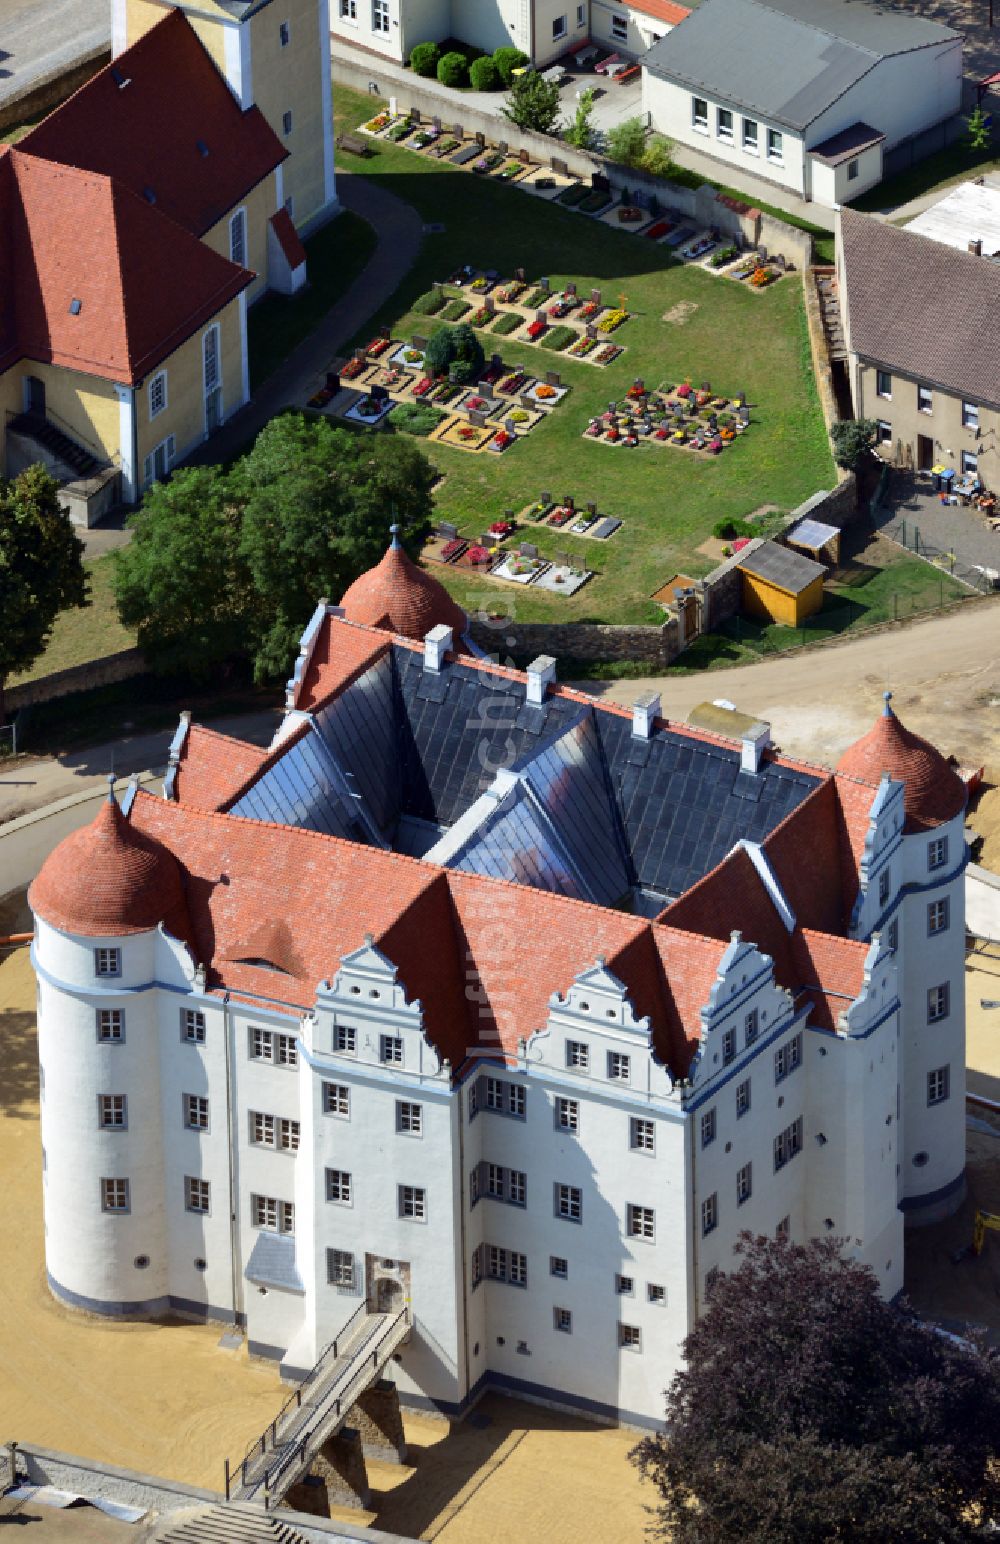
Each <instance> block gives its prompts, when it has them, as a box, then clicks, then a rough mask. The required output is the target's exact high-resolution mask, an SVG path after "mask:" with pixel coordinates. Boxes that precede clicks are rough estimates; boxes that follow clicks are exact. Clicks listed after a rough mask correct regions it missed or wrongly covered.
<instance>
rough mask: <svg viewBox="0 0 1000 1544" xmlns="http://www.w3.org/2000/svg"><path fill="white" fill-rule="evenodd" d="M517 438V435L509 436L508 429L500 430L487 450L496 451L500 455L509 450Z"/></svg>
mask: <svg viewBox="0 0 1000 1544" xmlns="http://www.w3.org/2000/svg"><path fill="white" fill-rule="evenodd" d="M516 438H517V436H516V435H513V434H509V433H508V431H507V430H506V429H498V430H497V432H496V434H495V435H494V436H493V438H492V439H491V440H490V442H489V444H488V445H487V447H486V449H487V450H493V451H496V453H497V454H498V455H499V454H500V453H501V451H504V450H509V449H510V447H511V446H512V445H513V443H514V441H515V439H516Z"/></svg>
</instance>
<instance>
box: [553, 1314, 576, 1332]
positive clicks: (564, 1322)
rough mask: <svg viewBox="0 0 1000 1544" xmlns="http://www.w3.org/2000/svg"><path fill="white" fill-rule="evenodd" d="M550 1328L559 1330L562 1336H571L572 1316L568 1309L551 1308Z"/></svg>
mask: <svg viewBox="0 0 1000 1544" xmlns="http://www.w3.org/2000/svg"><path fill="white" fill-rule="evenodd" d="M552 1328H553V1329H556V1330H559V1331H560V1332H561V1333H562V1334H563V1335H572V1333H573V1315H572V1313H571V1312H570V1310H569V1309H568V1308H553V1310H552Z"/></svg>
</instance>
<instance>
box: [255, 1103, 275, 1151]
mask: <svg viewBox="0 0 1000 1544" xmlns="http://www.w3.org/2000/svg"><path fill="white" fill-rule="evenodd" d="M250 1140H251V1142H253V1144H254V1146H255V1147H273V1146H274V1116H273V1115H265V1114H264V1112H263V1111H262V1110H251V1111H250Z"/></svg>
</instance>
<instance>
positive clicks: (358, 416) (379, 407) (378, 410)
mask: <svg viewBox="0 0 1000 1544" xmlns="http://www.w3.org/2000/svg"><path fill="white" fill-rule="evenodd" d="M395 406H396V404H395V402H393V400H392V398H391V397H382V398H375V397H362V398H361V400H360V401H359V402H355V403H354V404H353V405H352V406H351V407H349V408H348V409H347V411H346V413H344V414H342V416H343V417H344V418H346V419H348V420H349V421H350V422H351V423H358V424H368V425H369V426H374V425H375V424H380V423H381V422H382V420H383V419H384V418H388V416H389V414H390V413H391V412H392V410H393V408H394V407H395Z"/></svg>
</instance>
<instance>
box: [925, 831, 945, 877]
mask: <svg viewBox="0 0 1000 1544" xmlns="http://www.w3.org/2000/svg"><path fill="white" fill-rule="evenodd" d="M947 861H948V838H947V837H946V836H936V837H934V838H933V840H932V841H930V842H928V843H927V867H928V868H929V869H939V868H944V866H945V864H946V863H947Z"/></svg>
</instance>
